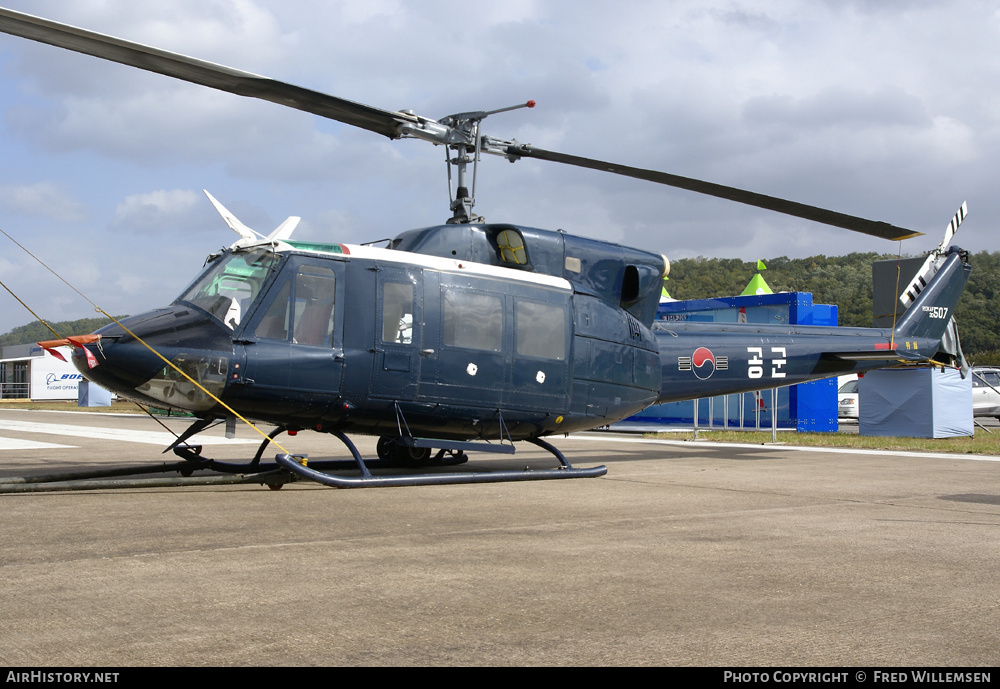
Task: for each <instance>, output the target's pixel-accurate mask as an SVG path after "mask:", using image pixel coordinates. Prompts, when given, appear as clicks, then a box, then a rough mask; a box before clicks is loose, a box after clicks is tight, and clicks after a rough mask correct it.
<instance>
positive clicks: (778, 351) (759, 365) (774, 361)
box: [747, 347, 786, 378]
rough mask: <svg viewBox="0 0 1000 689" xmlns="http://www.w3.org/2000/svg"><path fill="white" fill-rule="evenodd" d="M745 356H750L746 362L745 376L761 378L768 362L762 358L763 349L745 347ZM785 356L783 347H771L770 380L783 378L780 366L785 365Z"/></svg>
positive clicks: (783, 374)
mask: <svg viewBox="0 0 1000 689" xmlns="http://www.w3.org/2000/svg"><path fill="white" fill-rule="evenodd" d="M747 354H749V355H750V360H749V361H747V375H748V376H749V377H750V378H763V377H764V369H765V368H766V367H767V365H768V360H767V359H765V358H764V348H763V347H747ZM785 356H786V355H785V348H784V347H771V358H770V364H771V377H772V378H784V377H785V372H784V371H783V370H782V366H784V365H785V363H786V360H785Z"/></svg>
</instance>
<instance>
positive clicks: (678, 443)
mask: <svg viewBox="0 0 1000 689" xmlns="http://www.w3.org/2000/svg"><path fill="white" fill-rule="evenodd" d="M594 439H600V440H606V441H608V442H613V443H642V444H649V445H671V446H674V447H687V448H695V447H711V448H726V447H733V448H740V449H750V450H753V449H756V450H760V449H762V448H763V449H766V450H768V451H773V450H792V451H795V452H834V453H837V454H845V455H879V456H884V457H919V458H924V459H964V460H969V461H973V462H1000V457H997V456H996V455H974V454H968V453H958V452H913V451H912V450H865V449H861V448H854V447H813V446H811V445H788V444H785V443H782V444H780V445H772V444H770V443H714V442H711V441H709V440H697V441H694V440H666V439H661V438H615V437H612V436H607V437H605V436H603V435H602V436H596V435H571V436H569V437H567V438H561V439H560V440H594Z"/></svg>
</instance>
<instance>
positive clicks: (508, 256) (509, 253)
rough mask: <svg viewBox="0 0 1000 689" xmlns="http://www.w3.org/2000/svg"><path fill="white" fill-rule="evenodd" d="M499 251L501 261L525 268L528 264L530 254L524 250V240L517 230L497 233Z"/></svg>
mask: <svg viewBox="0 0 1000 689" xmlns="http://www.w3.org/2000/svg"><path fill="white" fill-rule="evenodd" d="M497 249H498V250H499V253H500V260H501V261H503V262H504V263H513V264H514V265H516V266H523V265H526V264H527V263H528V254H527V252H526V251H525V250H524V238H523V237H522V236H521V233H520V232H518V231H517V230H503V231H501V232H499V233H497Z"/></svg>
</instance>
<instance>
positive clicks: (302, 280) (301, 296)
mask: <svg viewBox="0 0 1000 689" xmlns="http://www.w3.org/2000/svg"><path fill="white" fill-rule="evenodd" d="M336 287H337V278H336V276H335V275H334V272H333V270H332V269H330V268H326V267H323V266H310V265H305V266H302V267H300V268H299V271H298V273H296V275H295V279H294V280H287V281H286V282H285V283H284V284H283V285H282V286H281V287H280V289H279V290H278V292H277V295H276V296H275V298H274V301H273V302H271V305H270V306H268V308H267V311H266V312H265V314H264V316H263V318H261V319H260V322H259V323H258V324H257V327H256V329H255V330H254V335H255V336H256V337H258V338H264V339H268V340H288V339H289V334H290V335H291V338H290V339H291V341H292V342H294V343H296V344H303V345H312V346H314V347H330V346H332V343H333V329H334V317H335V313H336V312H335V309H334V295H335V294H336Z"/></svg>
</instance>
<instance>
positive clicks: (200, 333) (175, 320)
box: [73, 305, 232, 411]
mask: <svg viewBox="0 0 1000 689" xmlns="http://www.w3.org/2000/svg"><path fill="white" fill-rule="evenodd" d="M120 322H121V325H118V324H117V323H115V324H111V325H108V326H105V327H104V328H101V329H100V330H98V331H97V332H96V333H95V335H100V339H98V340H97V341H96V342H93V343H91V344H84V345H83V346H81V347H76V348H75V349H74V350H73V365H74V366H76V368H77V370H78V371H80V373H81V374H83V376H84V377H85V378H87V379H88V380H91V381H93V382H94V383H97V384H98V385H100V386H102V387H104V388H107V389H109V390H111V391H113V392H115V393H117V394H118V395H120V396H122V397H125V398H127V399H131V400H134V401H137V402H141V403H144V404H152V405H155V406H161V407H172V408H176V409H180V410H184V411H203V410H206V409H210V408H211V407H213V406H214V405H215V404H216V402H215V400H214V399H212V395H215V396H219V395H220V394H221V393H222V390H223V388H224V387H225V383H226V374H227V373H228V370H229V359H230V357H231V356H232V340H231V337H232V331H229V330H226V329H225V328H224V327H223V326H221V325H220V324H217V323H216V322H215V321H213V320H212V319H210V318H209V317H207V316H206V315H205V314H203V313H201V312H200V311H197V310H196V309H190V308H187V307H184V306H178V305H175V306H171V307H167V308H164V309H157V310H155V311H150V312H148V313H144V314H141V315H138V316H133V317H131V318H127V319H123V320H122V321H120ZM161 357H162V358H161ZM167 362H169V363H167ZM206 393H211V395H209V394H206Z"/></svg>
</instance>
